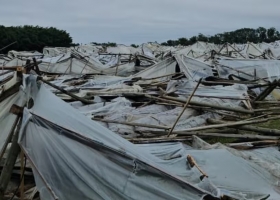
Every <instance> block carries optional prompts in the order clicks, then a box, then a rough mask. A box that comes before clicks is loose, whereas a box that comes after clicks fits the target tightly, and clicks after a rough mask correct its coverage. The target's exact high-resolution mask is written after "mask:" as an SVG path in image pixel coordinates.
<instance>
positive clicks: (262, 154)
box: [192, 136, 280, 200]
mask: <svg viewBox="0 0 280 200" xmlns="http://www.w3.org/2000/svg"><path fill="white" fill-rule="evenodd" d="M248 145H249V144H248ZM192 146H193V147H195V148H196V149H201V150H211V149H212V150H213V149H224V150H227V151H228V152H230V153H231V154H233V155H234V156H236V157H240V158H242V159H244V160H246V161H247V162H248V163H250V164H249V166H250V168H244V170H246V172H247V174H255V175H256V176H259V177H261V178H262V179H263V180H259V181H257V180H256V182H255V183H252V185H250V186H251V187H255V190H256V189H257V190H258V191H259V192H262V193H264V192H266V193H267V194H269V195H270V197H269V198H268V199H269V200H277V199H279V198H280V182H279V178H280V174H279V172H280V152H279V149H278V147H267V148H259V149H252V150H243V151H242V150H236V149H233V148H229V147H227V146H225V145H223V144H220V143H217V144H213V145H210V144H208V143H206V142H205V141H203V140H202V139H200V138H198V137H196V136H193V144H192ZM248 180H249V179H248ZM249 181H250V180H249ZM263 182H266V183H267V184H268V185H267V184H264V183H263ZM244 188H246V187H244Z"/></svg>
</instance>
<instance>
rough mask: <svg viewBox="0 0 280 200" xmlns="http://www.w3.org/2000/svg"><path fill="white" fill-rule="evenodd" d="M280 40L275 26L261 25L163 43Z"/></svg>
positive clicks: (173, 44) (166, 44)
mask: <svg viewBox="0 0 280 200" xmlns="http://www.w3.org/2000/svg"><path fill="white" fill-rule="evenodd" d="M276 40H280V33H279V31H277V30H276V29H275V28H273V27H272V28H269V29H266V28H263V27H259V28H257V29H252V28H242V29H238V30H236V31H231V32H225V33H220V34H216V35H214V36H206V35H203V34H201V33H200V34H198V36H193V37H191V38H189V39H187V38H179V39H178V40H168V41H167V42H163V43H161V44H162V45H165V46H176V45H183V46H187V45H192V44H194V43H196V42H197V41H203V42H210V43H214V44H224V43H226V42H228V43H237V44H244V43H247V42H254V43H259V42H267V43H269V42H274V41H276Z"/></svg>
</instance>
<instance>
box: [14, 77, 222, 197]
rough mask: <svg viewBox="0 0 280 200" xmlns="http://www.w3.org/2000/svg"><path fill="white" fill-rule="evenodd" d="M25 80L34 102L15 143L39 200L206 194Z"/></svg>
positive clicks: (46, 91)
mask: <svg viewBox="0 0 280 200" xmlns="http://www.w3.org/2000/svg"><path fill="white" fill-rule="evenodd" d="M29 81H31V83H32V84H31V86H29V87H28V85H29V84H26V85H27V86H26V88H25V90H28V91H29V93H30V95H28V96H30V97H32V99H33V100H34V106H33V107H32V108H30V109H26V108H25V110H24V118H23V122H22V127H21V132H20V137H19V144H20V145H21V146H22V147H23V149H24V151H25V152H26V154H27V156H28V159H29V160H30V161H31V162H32V163H33V171H35V181H36V185H37V188H38V191H39V192H40V196H41V199H43V200H45V199H48V200H49V199H55V198H59V199H61V200H72V199H73V200H76V199H95V200H96V199H173V200H177V199H190V200H195V199H200V200H202V199H203V197H205V196H209V194H208V192H206V190H204V189H202V188H199V187H198V186H194V185H192V184H191V183H189V182H188V180H187V179H188V178H186V177H185V178H182V177H179V176H177V175H176V172H175V171H174V170H172V168H171V167H170V166H169V165H170V163H169V162H167V161H162V160H161V159H159V158H157V157H155V156H153V155H152V154H150V153H148V152H147V151H142V150H141V149H140V148H138V147H137V146H135V145H134V144H131V143H130V142H128V141H126V140H125V139H123V138H121V137H120V136H118V135H117V134H114V133H113V132H111V131H109V130H108V129H106V128H104V127H102V126H101V125H98V124H97V123H96V122H94V121H92V120H90V119H88V118H86V117H85V116H83V115H82V114H80V113H78V112H77V111H76V110H75V109H74V108H72V107H71V106H70V105H68V104H66V103H65V102H63V101H62V100H61V99H59V98H57V97H55V96H54V95H53V94H52V93H51V92H50V91H48V90H47V89H46V88H45V87H44V86H43V85H41V86H40V88H37V83H36V82H35V78H34V79H33V78H32V77H28V78H27V79H26V81H25V82H26V83H29ZM50 104H51V105H52V107H50V106H49V105H50ZM42 158H43V159H42ZM204 188H205V187H204ZM212 192H213V191H212ZM214 193H215V195H216V194H217V191H214ZM210 199H211V198H210Z"/></svg>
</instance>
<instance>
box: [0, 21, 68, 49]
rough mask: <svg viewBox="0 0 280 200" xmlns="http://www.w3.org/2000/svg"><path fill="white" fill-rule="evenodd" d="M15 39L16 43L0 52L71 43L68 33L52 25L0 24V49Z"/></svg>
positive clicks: (62, 45)
mask: <svg viewBox="0 0 280 200" xmlns="http://www.w3.org/2000/svg"><path fill="white" fill-rule="evenodd" d="M15 41H17V43H15V44H14V45H12V46H10V47H8V48H6V49H4V50H3V51H2V52H1V53H7V52H8V51H10V50H17V51H32V50H36V51H42V49H43V48H44V47H45V46H53V47H55V46H56V47H70V46H71V45H72V38H71V37H70V35H69V33H67V32H66V31H64V30H59V29H56V28H54V27H47V28H43V27H39V26H27V25H26V26H11V27H5V26H0V49H1V47H5V46H7V45H9V44H11V43H13V42H15Z"/></svg>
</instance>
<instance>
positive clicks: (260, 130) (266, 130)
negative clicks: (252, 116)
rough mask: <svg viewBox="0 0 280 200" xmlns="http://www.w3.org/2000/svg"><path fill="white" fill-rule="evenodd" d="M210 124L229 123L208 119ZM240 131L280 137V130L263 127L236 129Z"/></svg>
mask: <svg viewBox="0 0 280 200" xmlns="http://www.w3.org/2000/svg"><path fill="white" fill-rule="evenodd" d="M207 122H208V123H211V124H226V123H227V122H225V121H222V120H216V119H207ZM235 128H237V129H240V130H245V131H253V132H257V133H262V134H263V135H279V136H280V130H277V129H269V128H262V127H255V126H251V125H243V126H238V127H235Z"/></svg>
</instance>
